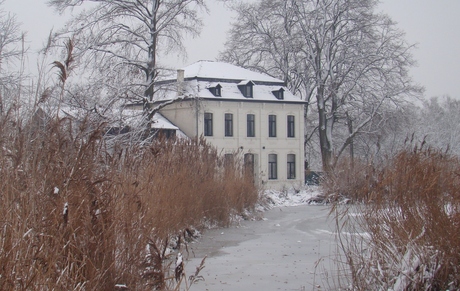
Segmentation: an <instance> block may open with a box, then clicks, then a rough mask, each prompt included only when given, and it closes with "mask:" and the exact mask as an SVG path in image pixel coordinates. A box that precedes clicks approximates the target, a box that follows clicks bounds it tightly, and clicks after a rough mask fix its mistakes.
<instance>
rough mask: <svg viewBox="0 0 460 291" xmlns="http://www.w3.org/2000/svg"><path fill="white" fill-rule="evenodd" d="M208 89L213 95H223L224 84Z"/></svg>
mask: <svg viewBox="0 0 460 291" xmlns="http://www.w3.org/2000/svg"><path fill="white" fill-rule="evenodd" d="M208 90H209V91H211V93H212V95H214V96H215V97H222V86H221V85H220V84H217V86H216V87H210V88H208Z"/></svg>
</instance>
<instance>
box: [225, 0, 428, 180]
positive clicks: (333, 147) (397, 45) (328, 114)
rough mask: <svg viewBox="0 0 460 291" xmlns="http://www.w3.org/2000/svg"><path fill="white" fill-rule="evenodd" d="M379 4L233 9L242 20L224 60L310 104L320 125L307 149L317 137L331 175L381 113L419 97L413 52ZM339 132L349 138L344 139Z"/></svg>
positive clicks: (268, 4) (330, 1) (308, 1)
mask: <svg viewBox="0 0 460 291" xmlns="http://www.w3.org/2000/svg"><path fill="white" fill-rule="evenodd" d="M376 5H377V1H374V0H349V1H345V0H319V1H313V0H288V1H281V0H266V1H257V2H256V3H253V4H241V3H240V4H237V5H234V8H235V10H236V12H237V14H238V19H237V20H236V22H235V23H234V24H233V27H232V30H231V31H230V37H229V40H228V42H227V48H226V50H225V51H224V52H223V53H222V56H221V58H222V59H223V60H226V61H229V62H232V63H237V64H239V65H241V66H244V67H248V68H254V69H257V70H259V71H262V72H265V73H268V74H269V75H273V76H275V77H279V78H282V79H283V80H285V81H286V83H287V85H288V87H289V88H290V90H292V91H293V92H294V93H295V94H297V95H299V96H301V97H302V98H303V99H304V100H306V101H308V102H309V103H310V106H309V108H308V110H309V111H311V112H314V113H316V115H317V118H316V120H317V122H316V123H315V124H314V127H313V128H312V130H311V131H309V132H306V135H305V137H306V138H305V142H306V143H307V142H309V140H310V138H312V137H315V136H318V138H319V144H320V148H321V159H322V165H323V169H324V170H326V171H328V170H330V169H331V168H332V167H333V166H334V164H335V163H336V162H337V159H338V158H339V157H340V155H341V154H342V153H343V152H344V150H345V149H346V148H348V147H349V146H350V145H352V143H353V140H354V138H355V137H356V136H357V135H359V134H365V133H366V130H367V128H368V125H369V124H370V123H371V122H372V120H374V118H376V117H378V116H382V115H381V114H380V113H381V111H382V109H383V108H384V107H386V106H390V105H392V106H395V105H398V103H400V102H402V101H403V100H404V97H406V96H413V95H415V94H416V93H418V92H420V88H418V87H416V86H414V85H413V84H412V83H411V80H410V78H409V76H408V69H409V68H410V67H411V66H412V65H413V64H414V61H413V59H412V56H411V54H410V49H411V48H412V46H410V45H408V44H407V43H406V42H405V41H404V38H403V37H404V35H403V33H402V32H400V31H398V30H397V28H396V27H395V23H394V22H392V21H391V19H389V17H388V16H385V15H382V14H377V13H375V12H374V10H375V8H376ZM313 104H316V107H313V106H311V105H313ZM309 111H306V113H305V117H306V119H307V113H308V112H309ZM337 127H338V128H341V127H342V128H343V129H344V130H345V131H346V132H347V133H346V134H345V135H343V134H342V136H341V138H338V137H339V136H337V134H336V132H337V130H335V129H336V128H337ZM306 128H311V126H310V125H307V126H306ZM316 134H317V135H316Z"/></svg>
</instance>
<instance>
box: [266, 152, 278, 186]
mask: <svg viewBox="0 0 460 291" xmlns="http://www.w3.org/2000/svg"><path fill="white" fill-rule="evenodd" d="M277 160H278V157H277V155H276V154H269V155H268V179H269V180H276V179H278V165H277Z"/></svg>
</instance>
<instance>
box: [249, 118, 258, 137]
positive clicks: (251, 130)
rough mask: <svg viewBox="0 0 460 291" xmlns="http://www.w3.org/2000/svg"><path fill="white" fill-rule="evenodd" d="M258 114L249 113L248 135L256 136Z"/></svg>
mask: <svg viewBox="0 0 460 291" xmlns="http://www.w3.org/2000/svg"><path fill="white" fill-rule="evenodd" d="M255 119H256V116H255V115H254V114H248V115H247V120H248V130H247V135H248V137H255V136H256V121H255Z"/></svg>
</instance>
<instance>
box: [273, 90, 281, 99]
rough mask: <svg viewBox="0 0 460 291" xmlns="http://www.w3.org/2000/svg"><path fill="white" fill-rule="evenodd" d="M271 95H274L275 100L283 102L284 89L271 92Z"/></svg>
mask: <svg viewBox="0 0 460 291" xmlns="http://www.w3.org/2000/svg"><path fill="white" fill-rule="evenodd" d="M272 93H273V95H275V97H276V99H278V100H284V89H283V88H281V89H279V90H278V91H272Z"/></svg>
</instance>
